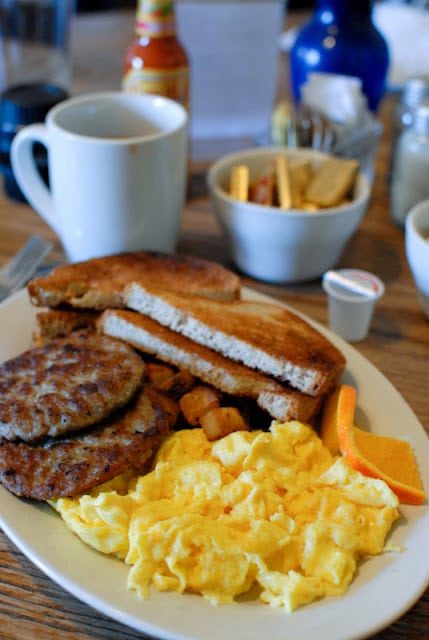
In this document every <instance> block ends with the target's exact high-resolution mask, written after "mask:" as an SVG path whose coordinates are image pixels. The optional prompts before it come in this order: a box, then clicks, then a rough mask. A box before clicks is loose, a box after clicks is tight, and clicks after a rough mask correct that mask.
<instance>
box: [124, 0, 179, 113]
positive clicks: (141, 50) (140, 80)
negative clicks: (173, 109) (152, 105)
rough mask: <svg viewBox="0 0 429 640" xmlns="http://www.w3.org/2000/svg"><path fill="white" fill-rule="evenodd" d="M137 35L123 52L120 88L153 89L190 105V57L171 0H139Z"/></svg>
mask: <svg viewBox="0 0 429 640" xmlns="http://www.w3.org/2000/svg"><path fill="white" fill-rule="evenodd" d="M135 30H136V35H135V38H134V39H133V41H132V42H131V44H130V45H129V47H128V49H127V52H126V55H125V65H124V77H123V81H122V89H123V91H125V92H126V93H154V94H157V95H161V96H165V97H167V98H171V99H172V100H176V102H179V103H180V104H182V105H183V106H184V107H185V108H186V109H189V75H190V73H189V60H188V56H187V53H186V51H185V49H184V47H183V46H182V44H181V43H180V41H179V40H178V37H177V28H176V14H175V6H174V1H173V0H139V3H138V7H137V16H136V28H135Z"/></svg>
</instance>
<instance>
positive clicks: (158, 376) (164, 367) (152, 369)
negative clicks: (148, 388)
mask: <svg viewBox="0 0 429 640" xmlns="http://www.w3.org/2000/svg"><path fill="white" fill-rule="evenodd" d="M175 373H176V370H175V369H174V367H171V366H170V365H168V364H161V363H160V362H146V363H145V376H146V379H147V381H148V383H149V384H151V385H152V386H153V387H155V388H158V387H159V385H161V384H163V383H164V382H165V381H166V380H168V378H171V377H172V376H174V374H175Z"/></svg>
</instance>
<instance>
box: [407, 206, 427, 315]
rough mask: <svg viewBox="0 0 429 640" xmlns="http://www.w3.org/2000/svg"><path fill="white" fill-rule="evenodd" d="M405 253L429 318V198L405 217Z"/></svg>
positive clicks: (422, 304)
mask: <svg viewBox="0 0 429 640" xmlns="http://www.w3.org/2000/svg"><path fill="white" fill-rule="evenodd" d="M405 253H406V255H407V260H408V264H409V265H410V269H411V273H412V274H413V278H414V282H415V285H416V288H417V294H418V299H419V301H420V304H421V307H422V309H423V312H424V314H425V315H426V317H427V318H428V319H429V200H423V202H420V203H419V204H417V205H416V206H415V207H413V208H412V209H411V210H410V212H409V213H408V215H407V217H406V219H405Z"/></svg>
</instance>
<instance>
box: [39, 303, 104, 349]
mask: <svg viewBox="0 0 429 640" xmlns="http://www.w3.org/2000/svg"><path fill="white" fill-rule="evenodd" d="M99 315H100V312H98V311H87V310H84V309H82V310H80V311H72V310H69V309H48V310H47V311H39V313H37V314H36V325H35V327H34V330H33V336H32V340H33V347H41V346H43V345H44V344H46V343H47V342H49V341H50V340H52V339H53V338H59V337H65V336H68V335H69V334H70V333H71V332H72V331H76V330H77V329H89V328H92V329H94V328H95V321H96V320H97V318H98V316H99Z"/></svg>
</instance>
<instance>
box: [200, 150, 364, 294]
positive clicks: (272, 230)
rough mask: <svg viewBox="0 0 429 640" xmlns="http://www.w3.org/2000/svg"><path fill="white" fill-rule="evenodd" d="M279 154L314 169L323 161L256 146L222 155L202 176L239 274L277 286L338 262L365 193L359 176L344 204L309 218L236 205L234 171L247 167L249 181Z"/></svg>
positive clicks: (312, 154) (315, 155)
mask: <svg viewBox="0 0 429 640" xmlns="http://www.w3.org/2000/svg"><path fill="white" fill-rule="evenodd" d="M278 155H286V156H287V157H288V158H291V159H292V158H309V159H310V160H311V161H312V163H313V164H314V166H317V165H319V164H320V163H322V162H324V161H325V160H326V158H327V157H328V156H327V155H326V154H324V153H322V152H319V151H313V150H311V149H287V148H283V147H258V148H254V149H247V150H245V151H238V152H236V153H232V154H229V155H227V156H224V157H223V158H221V159H219V160H217V161H216V162H215V163H214V164H213V165H212V166H211V167H210V168H209V170H208V173H207V184H208V187H209V192H210V198H211V202H212V206H213V208H214V211H215V214H216V216H217V218H218V220H219V222H220V224H221V226H222V228H223V230H224V233H225V235H226V238H227V241H228V247H229V251H230V254H231V257H232V259H233V261H234V262H235V264H236V265H237V267H238V268H239V269H240V270H241V271H243V272H244V273H246V274H247V275H249V276H251V277H253V278H256V279H259V280H264V281H266V282H273V283H279V284H280V283H286V282H300V281H305V280H312V279H314V278H318V277H320V276H321V275H322V274H323V273H324V272H325V271H326V270H327V269H331V268H332V267H334V266H335V265H336V264H337V263H338V261H339V259H340V257H341V254H342V253H343V250H344V248H345V246H346V244H347V242H348V241H349V240H350V238H351V237H352V235H353V234H354V233H355V232H356V230H357V228H358V227H359V224H360V222H361V220H362V217H363V215H364V213H365V211H366V208H367V204H368V200H369V195H370V189H369V186H368V182H367V180H366V179H365V178H364V177H363V176H362V175H361V174H359V176H358V179H357V181H356V186H355V192H354V197H353V200H352V201H351V202H350V203H349V204H346V205H342V206H338V207H333V208H330V209H323V210H319V211H316V212H311V213H309V212H306V211H299V210H297V209H291V210H289V211H282V210H280V209H278V208H276V207H267V206H262V205H258V204H254V203H251V202H239V201H238V200H235V199H233V198H231V197H230V196H229V195H228V192H227V191H228V185H229V178H230V173H231V169H232V167H233V166H235V165H237V164H245V165H247V166H248V167H249V172H250V180H251V181H252V180H253V179H255V178H256V177H257V176H259V175H260V174H261V172H262V171H263V170H264V169H266V167H267V166H269V164H270V163H271V162H272V161H273V159H274V157H276V156H278Z"/></svg>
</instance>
